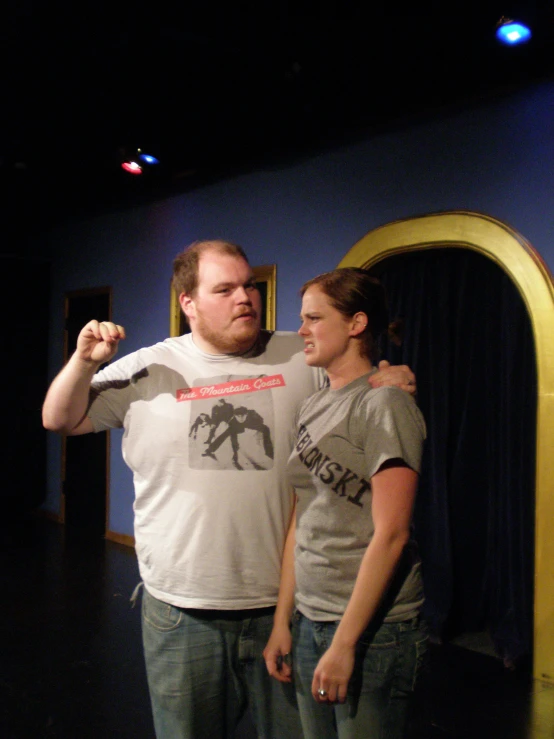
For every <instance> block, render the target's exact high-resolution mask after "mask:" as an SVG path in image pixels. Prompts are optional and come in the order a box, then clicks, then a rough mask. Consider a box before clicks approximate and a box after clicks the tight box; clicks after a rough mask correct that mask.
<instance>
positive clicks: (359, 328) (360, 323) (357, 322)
mask: <svg viewBox="0 0 554 739" xmlns="http://www.w3.org/2000/svg"><path fill="white" fill-rule="evenodd" d="M367 323H368V321H367V316H366V314H365V313H362V311H359V312H358V313H355V314H354V315H353V316H352V319H351V326H350V336H359V335H360V334H361V333H363V331H365V329H366V328H367Z"/></svg>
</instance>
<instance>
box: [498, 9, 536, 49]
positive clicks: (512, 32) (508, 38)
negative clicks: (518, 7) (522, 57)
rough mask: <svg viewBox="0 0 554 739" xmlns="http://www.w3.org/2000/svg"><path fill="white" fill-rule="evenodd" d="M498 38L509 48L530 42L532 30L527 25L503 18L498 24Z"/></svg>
mask: <svg viewBox="0 0 554 739" xmlns="http://www.w3.org/2000/svg"><path fill="white" fill-rule="evenodd" d="M496 38H497V39H498V40H499V41H500V42H501V43H503V44H506V45H507V46H516V45H517V44H523V43H525V42H526V41H529V39H530V38H531V29H530V28H529V26H526V25H525V23H521V22H520V21H514V20H512V19H511V18H505V17H504V16H502V18H501V19H500V20H499V21H498V23H497V24H496Z"/></svg>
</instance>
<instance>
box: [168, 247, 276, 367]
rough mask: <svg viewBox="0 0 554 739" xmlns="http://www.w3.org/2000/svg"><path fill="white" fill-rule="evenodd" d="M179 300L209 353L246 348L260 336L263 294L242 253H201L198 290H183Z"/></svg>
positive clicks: (197, 340) (195, 335) (196, 339)
mask: <svg viewBox="0 0 554 739" xmlns="http://www.w3.org/2000/svg"><path fill="white" fill-rule="evenodd" d="M179 301H180V303H181V308H182V309H183V311H184V313H185V315H186V316H187V318H188V319H189V323H190V328H191V331H192V338H193V340H194V343H195V344H196V345H197V346H198V347H199V348H200V349H202V350H203V351H205V352H207V353H208V354H237V353H242V352H246V351H248V349H250V348H251V347H252V345H253V344H254V342H255V341H256V338H257V337H258V334H259V332H260V316H261V307H262V306H261V297H260V293H259V291H258V289H257V288H256V284H255V281H254V276H253V274H252V270H251V268H250V266H249V265H248V263H247V262H245V261H244V259H241V258H240V257H234V256H230V255H228V254H221V253H219V252H217V251H207V252H205V253H204V254H202V256H201V257H200V263H199V265H198V287H197V289H196V292H195V293H194V296H189V295H185V294H184V293H182V294H181V295H180V296H179Z"/></svg>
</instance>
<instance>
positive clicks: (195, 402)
mask: <svg viewBox="0 0 554 739" xmlns="http://www.w3.org/2000/svg"><path fill="white" fill-rule="evenodd" d="M284 386H285V382H284V379H283V376H282V375H273V376H263V377H237V376H229V375H226V376H224V377H213V378H209V379H208V378H202V379H201V380H197V381H195V383H194V384H193V386H192V387H190V388H186V389H184V390H182V391H177V398H176V399H177V401H178V402H190V414H189V418H190V427H189V466H190V467H191V468H192V469H206V470H214V469H215V470H269V469H272V467H273V460H274V436H275V414H274V406H273V396H272V393H271V392H270V391H271V390H273V389H275V388H279V387H284Z"/></svg>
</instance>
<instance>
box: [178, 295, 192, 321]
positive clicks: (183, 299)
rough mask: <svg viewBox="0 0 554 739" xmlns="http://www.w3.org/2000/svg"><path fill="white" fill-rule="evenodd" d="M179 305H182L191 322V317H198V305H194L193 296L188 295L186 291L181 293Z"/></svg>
mask: <svg viewBox="0 0 554 739" xmlns="http://www.w3.org/2000/svg"><path fill="white" fill-rule="evenodd" d="M179 305H180V306H181V310H182V311H183V313H184V314H185V316H186V317H187V318H188V320H189V323H190V319H191V318H195V317H196V307H195V305H194V300H193V298H191V296H190V295H187V294H186V293H181V294H180V295H179Z"/></svg>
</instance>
